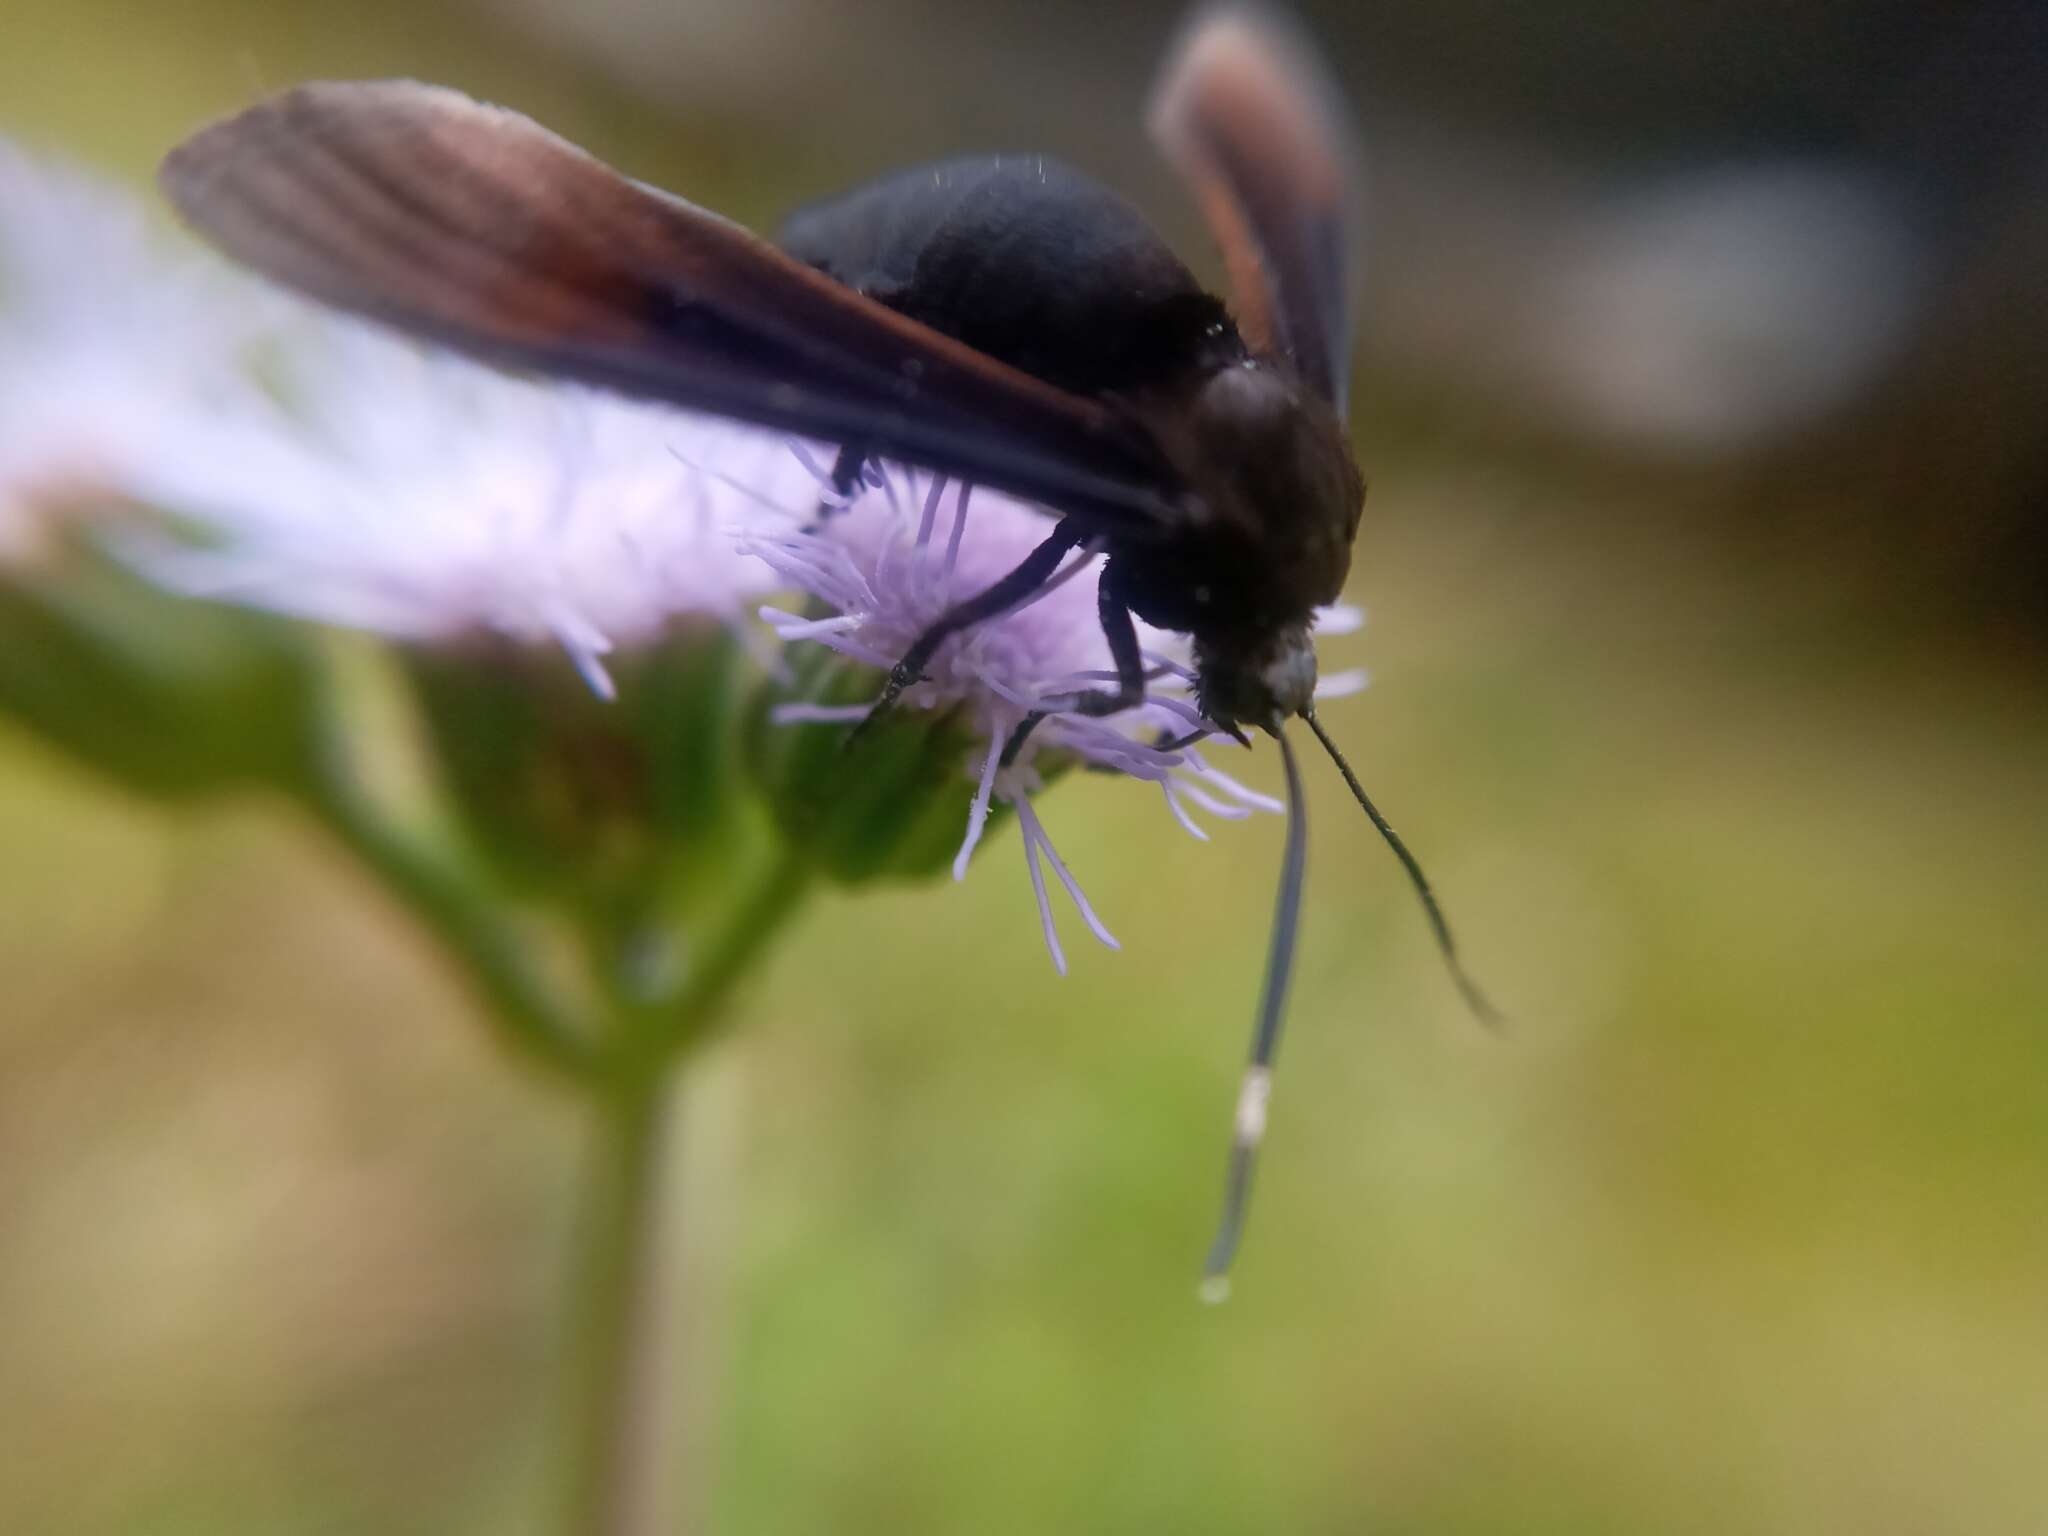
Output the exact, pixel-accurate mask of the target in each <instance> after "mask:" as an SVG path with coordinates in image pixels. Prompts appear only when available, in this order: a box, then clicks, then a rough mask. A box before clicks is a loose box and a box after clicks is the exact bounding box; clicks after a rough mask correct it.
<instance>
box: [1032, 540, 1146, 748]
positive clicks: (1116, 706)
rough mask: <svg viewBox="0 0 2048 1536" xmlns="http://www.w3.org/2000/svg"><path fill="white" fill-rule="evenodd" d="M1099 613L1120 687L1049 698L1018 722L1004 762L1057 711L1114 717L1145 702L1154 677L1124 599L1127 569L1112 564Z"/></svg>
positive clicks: (1098, 598) (1099, 595)
mask: <svg viewBox="0 0 2048 1536" xmlns="http://www.w3.org/2000/svg"><path fill="white" fill-rule="evenodd" d="M1095 610H1096V613H1097V614H1098V615H1099V616H1100V617H1101V620H1102V636H1103V638H1104V639H1105V640H1107V641H1108V642H1109V658H1110V661H1111V663H1112V664H1113V665H1114V666H1115V667H1116V688H1115V690H1114V691H1112V690H1110V689H1107V688H1088V689H1084V690H1083V691H1081V692H1079V693H1069V694H1063V695H1061V696H1060V697H1058V698H1055V699H1047V700H1046V701H1045V702H1046V707H1045V708H1043V709H1034V710H1033V711H1032V712H1031V713H1030V714H1028V715H1026V716H1025V717H1024V718H1023V719H1022V720H1020V721H1019V722H1018V723H1017V728H1016V729H1015V730H1014V731H1012V732H1010V739H1009V740H1008V741H1006V742H1004V743H1003V756H1002V763H1003V766H1004V767H1008V766H1009V765H1010V764H1011V763H1013V762H1015V761H1016V760H1017V754H1018V753H1019V752H1021V751H1022V750H1023V749H1024V742H1025V739H1026V738H1027V737H1029V736H1030V734H1031V733H1032V732H1033V731H1034V730H1036V729H1037V728H1038V723H1039V721H1041V720H1043V719H1044V718H1045V717H1046V716H1047V715H1049V714H1052V713H1054V712H1055V711H1057V712H1059V713H1062V714H1072V715H1090V716H1094V715H1114V714H1118V713H1120V712H1121V711H1123V710H1126V709H1136V708H1137V707H1138V706H1139V705H1140V704H1142V703H1144V702H1145V680H1146V678H1147V677H1148V676H1150V675H1151V674H1149V673H1147V672H1146V671H1145V663H1144V659H1143V657H1142V656H1140V655H1139V652H1138V628H1137V626H1136V625H1135V624H1133V623H1132V622H1131V608H1130V604H1129V602H1128V601H1127V600H1126V599H1125V596H1124V578H1123V569H1122V567H1121V566H1119V565H1117V564H1116V563H1115V562H1114V561H1112V562H1111V563H1110V565H1109V568H1108V569H1107V570H1105V571H1104V572H1103V573H1102V583H1101V585H1100V586H1098V587H1097V588H1096V589H1095Z"/></svg>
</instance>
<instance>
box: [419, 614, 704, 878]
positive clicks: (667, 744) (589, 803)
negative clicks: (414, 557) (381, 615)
mask: <svg viewBox="0 0 2048 1536" xmlns="http://www.w3.org/2000/svg"><path fill="white" fill-rule="evenodd" d="M606 665H607V670H608V672H609V673H610V676H611V678H612V680H613V682H614V684H615V685H616V688H617V697H616V698H615V699H604V698H600V697H599V696H598V695H597V694H596V693H594V692H593V691H592V689H591V687H590V685H589V683H588V682H587V681H585V679H584V678H583V677H582V676H581V674H579V673H578V672H577V670H576V669H575V667H574V666H573V665H572V664H571V663H570V661H569V660H568V658H567V657H566V656H564V655H562V654H561V653H560V652H559V651H556V650H554V649H552V648H547V647H539V646H526V645H515V644H513V643H512V642H509V641H493V640H487V639H481V638H479V639H475V640H471V641H468V642H463V643H458V644H454V645H447V646H438V647H413V648H409V649H408V650H407V651H406V652H405V670H406V675H407V677H408V678H409V679H410V681H411V683H412V686H413V690H414V693H415V696H416V698H417V700H418V702H419V705H420V713H421V717H422V720H423V722H424V726H425V732H426V737H427V741H428V744H429V746H430V748H431V751H432V755H433V758H434V762H435V766H436V767H437V769H438V771H439V773H440V775H441V777H442V780H443V782H444V785H445V787H446V789H447V791H448V793H449V796H450V799H451V801H452V803H453V805H454V807H455V809H456V810H457V812H458V813H459V815H460V816H461V818H462V821H463V822H464V824H465V827H466V829H467V831H468V833H469V836H470V838H471V840H472V841H473V842H474V844H475V845H476V847H477V849H478V850H479V852H480V853H481V854H482V855H483V856H484V857H485V858H487V859H488V860H489V861H490V863H491V864H492V865H493V867H494V868H495V869H496V871H497V873H498V875H499V876H500V878H502V879H504V880H505V881H506V882H507V883H508V884H509V885H510V886H512V887H513V888H514V889H515V890H517V891H518V892H519V893H521V894H523V895H525V896H528V897H530V898H534V899H538V900H542V901H545V902H547V903H549V904H553V905H562V906H569V907H574V908H577V909H580V910H582V911H584V912H586V913H589V914H591V915H593V916H599V917H602V916H604V915H606V914H611V913H618V912H624V911H628V910H633V911H640V910H645V909H647V908H649V907H656V906H663V905H667V904H669V903H670V901H671V900H672V898H674V897H675V896H676V895H677V894H678V893H680V892H681V891H682V890H683V889H684V888H685V887H687V886H689V885H692V884H694V883H697V882H699V881H701V880H703V879H705V878H708V871H710V870H711V869H712V868H713V867H714V866H716V865H718V864H720V863H721V862H722V861H723V860H724V856H725V854H726V853H727V852H728V851H729V847H730V845H731V844H732V842H733V841H734V840H736V839H738V838H739V837H741V836H742V835H743V833H744V822H745V816H744V811H743V808H742V807H741V806H740V805H739V803H738V801H739V795H738V771H739V764H738V752H737V746H736V741H735V737H736V734H737V723H738V718H739V714H740V710H741V708H742V693H741V677H740V669H741V665H742V658H741V656H740V654H739V644H738V641H737V640H736V639H735V638H734V637H733V636H732V634H731V633H730V632H729V631H727V630H725V629H724V628H722V627H720V626H717V625H713V624H708V623H706V624H696V625H691V626H689V627H687V628H681V629H678V630H677V631H676V632H675V633H673V634H672V635H670V636H668V637H667V638H665V639H663V640H660V641H657V642H655V643H652V644H649V645H646V646H644V647H640V648H636V649H634V650H632V651H628V652H621V653H618V654H616V655H614V656H611V657H607V658H606Z"/></svg>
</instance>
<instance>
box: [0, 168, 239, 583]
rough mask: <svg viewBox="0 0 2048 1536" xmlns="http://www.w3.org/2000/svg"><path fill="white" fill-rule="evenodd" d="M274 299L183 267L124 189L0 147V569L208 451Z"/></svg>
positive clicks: (192, 265) (188, 264) (212, 270)
mask: <svg viewBox="0 0 2048 1536" xmlns="http://www.w3.org/2000/svg"><path fill="white" fill-rule="evenodd" d="M271 302H272V301H271V300H270V298H269V297H268V295H267V294H264V293H262V292H261V291H260V290H255V289H253V288H252V286H251V285H248V284H246V283H242V282H240V281H238V280H235V279H233V278H231V277H230V276H229V275H228V274H226V273H224V272H222V271H221V270H220V269H219V268H218V267H217V266H215V265H213V264H211V263H207V262H202V261H200V260H199V259H197V258H196V257H195V256H193V255H191V254H190V253H186V254H183V255H173V254H172V253H171V251H170V249H169V248H168V247H167V246H165V245H164V244H162V243H160V242H158V241H157V240H155V239H154V238H152V235H151V231H150V229H149V226H148V223H147V221H146V220H145V218H144V217H143V214H142V210H141V208H140V207H139V206H138V204H137V203H136V201H135V200H134V199H133V198H132V197H130V196H128V195H127V194H126V193H124V192H123V191H121V190H120V189H118V188H116V187H114V186H111V185H108V184H105V183H102V182H100V181H98V180H97V179H95V178H93V177H91V176H89V175H87V174H85V173H83V172H81V171H79V170H78V169H76V168H75V167H71V166H67V165H64V164H62V163H60V162H58V161H56V160H52V159H46V158H43V157H41V156H38V155H34V154H31V153H30V152H29V151H27V150H25V149H23V148H21V147H20V146H18V145H16V144H13V143H11V142H9V141H7V140H5V139H0V562H9V561H14V562H18V561H21V560H25V559H27V558H29V557H30V556H31V555H33V554H35V553H36V552H37V551H38V550H39V549H40V548H41V547H42V545H43V543H44V542H45V535H46V533H47V532H48V527H47V521H46V520H47V518H48V516H50V515H53V514H54V513H55V512H56V511H58V510H61V509H62V508H65V507H69V506H73V505H77V504H80V503H87V502H101V503H104V502H106V501H115V500H128V499H134V498H136V497H138V495H140V494H142V493H143V492H144V491H146V488H147V482H148V480H149V479H150V477H151V474H152V472H153V469H154V468H155V466H158V465H160V464H163V463H165V462H167V461H170V460H174V459H176V458H178V457H179V456H196V457H201V458H204V457H206V456H208V455H209V454H210V453H212V452H214V451H215V449H214V448H212V447H210V446H209V445H210V444H213V443H214V441H215V422H216V420H217V417H218V414H219V412H220V411H221V410H222V409H223V408H224V407H226V406H227V405H228V404H229V403H230V402H232V401H235V400H237V399H239V398H241V397H242V396H244V395H246V394H248V393H249V392H250V389H251V386H250V383H249V378H248V374H247V372H246V370H245V367H244V364H245V362H246V360H247V357H248V354H249V351H250V348H251V347H252V345H253V344H254V342H255V340H256V338H257V337H258V336H259V335H260V334H261V332H262V330H263V328H264V325H265V323H266V320H267V317H268V315H269V313H270V310H271Z"/></svg>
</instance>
